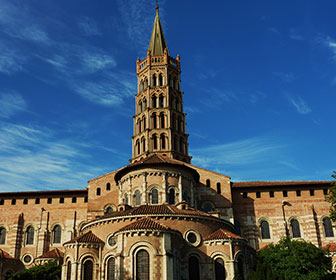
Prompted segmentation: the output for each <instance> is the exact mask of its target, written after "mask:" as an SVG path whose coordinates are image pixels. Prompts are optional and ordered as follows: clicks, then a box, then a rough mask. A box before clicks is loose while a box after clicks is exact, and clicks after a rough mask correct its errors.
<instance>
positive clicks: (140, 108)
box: [138, 100, 142, 113]
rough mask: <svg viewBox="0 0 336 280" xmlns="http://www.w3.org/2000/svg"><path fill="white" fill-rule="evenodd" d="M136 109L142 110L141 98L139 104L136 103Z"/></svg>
mask: <svg viewBox="0 0 336 280" xmlns="http://www.w3.org/2000/svg"><path fill="white" fill-rule="evenodd" d="M138 110H139V113H141V112H142V102H141V100H140V101H139V104H138Z"/></svg>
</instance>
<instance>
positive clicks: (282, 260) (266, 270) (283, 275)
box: [248, 238, 335, 280]
mask: <svg viewBox="0 0 336 280" xmlns="http://www.w3.org/2000/svg"><path fill="white" fill-rule="evenodd" d="M331 269H332V263H331V257H329V256H328V252H327V251H325V250H322V249H321V248H318V247H316V246H315V245H313V244H312V243H310V242H306V241H304V240H293V239H290V238H283V239H281V240H280V241H279V242H278V243H277V244H275V245H274V244H271V245H270V246H269V247H268V248H265V249H263V250H262V251H260V252H258V254H257V265H256V270H255V271H254V272H252V273H251V274H250V275H249V277H248V279H254V280H293V279H295V280H330V279H335V275H334V274H331V273H330V272H331Z"/></svg>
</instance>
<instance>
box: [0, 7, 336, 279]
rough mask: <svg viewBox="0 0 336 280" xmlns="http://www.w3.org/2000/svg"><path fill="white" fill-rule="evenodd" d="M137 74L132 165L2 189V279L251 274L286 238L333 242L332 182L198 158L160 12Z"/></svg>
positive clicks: (177, 68)
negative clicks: (78, 184) (44, 272)
mask: <svg viewBox="0 0 336 280" xmlns="http://www.w3.org/2000/svg"><path fill="white" fill-rule="evenodd" d="M136 75H137V78H138V91H137V94H136V95H135V115H134V117H133V118H134V132H133V137H132V158H131V160H130V164H129V165H127V166H125V167H122V168H120V169H118V170H115V171H112V172H110V173H108V174H104V175H102V176H100V177H98V178H94V179H92V180H90V181H89V182H88V186H87V187H86V189H80V190H64V191H40V192H20V193H17V192H11V193H0V280H1V279H6V278H7V277H8V275H10V274H11V273H14V272H16V271H19V270H21V269H23V268H24V267H26V268H29V267H31V266H33V265H35V264H41V263H44V262H46V261H49V260H56V261H57V262H59V263H61V264H62V279H64V280H77V279H83V280H91V279H92V280H98V279H99V280H103V279H104V280H112V279H141V280H149V279H150V280H154V279H192V280H194V279H204V280H210V279H216V280H217V279H233V277H234V273H240V274H241V275H242V277H243V278H244V277H246V274H247V272H248V271H249V269H251V267H253V265H254V256H255V252H256V250H258V249H260V248H262V247H264V246H266V245H267V244H269V243H271V242H277V241H278V240H279V239H280V238H281V237H283V236H286V235H288V236H292V237H294V238H303V239H305V240H308V241H310V242H312V243H313V244H315V245H316V246H319V247H326V246H327V247H328V248H334V247H335V246H334V245H333V243H334V242H335V236H334V231H333V227H332V224H331V221H330V219H329V218H328V212H329V204H328V203H327V202H326V201H325V195H326V194H327V193H328V189H329V187H330V185H331V182H330V181H320V182H319V181H315V182H231V180H230V177H228V176H226V175H223V174H219V173H216V172H213V171H210V170H206V169H203V168H200V167H197V166H194V165H192V164H191V156H189V152H188V134H187V133H186V125H185V124H186V122H185V116H186V114H185V113H184V111H183V98H182V97H183V92H182V91H181V88H180V75H181V64H180V57H179V56H177V57H176V58H173V57H171V56H170V54H169V51H168V46H167V42H166V40H165V37H164V33H163V29H162V26H161V23H160V19H159V13H158V7H157V8H156V17H155V20H154V26H153V31H152V35H151V38H150V43H149V48H148V52H147V56H146V58H144V59H143V60H140V59H138V60H137V70H136Z"/></svg>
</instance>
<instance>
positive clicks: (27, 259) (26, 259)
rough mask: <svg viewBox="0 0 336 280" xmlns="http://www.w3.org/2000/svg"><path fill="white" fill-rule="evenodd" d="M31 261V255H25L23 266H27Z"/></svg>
mask: <svg viewBox="0 0 336 280" xmlns="http://www.w3.org/2000/svg"><path fill="white" fill-rule="evenodd" d="M32 260H33V258H32V256H31V255H25V256H24V257H23V262H24V263H25V264H29V263H31V262H32Z"/></svg>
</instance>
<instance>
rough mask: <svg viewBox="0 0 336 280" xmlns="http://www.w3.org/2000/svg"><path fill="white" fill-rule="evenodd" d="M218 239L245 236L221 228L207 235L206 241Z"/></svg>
mask: <svg viewBox="0 0 336 280" xmlns="http://www.w3.org/2000/svg"><path fill="white" fill-rule="evenodd" d="M216 239H244V238H242V237H240V236H239V235H237V234H234V233H232V232H230V231H228V230H225V229H222V228H220V229H218V230H216V231H215V232H213V233H211V234H209V235H208V236H207V237H205V238H204V241H209V240H216Z"/></svg>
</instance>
